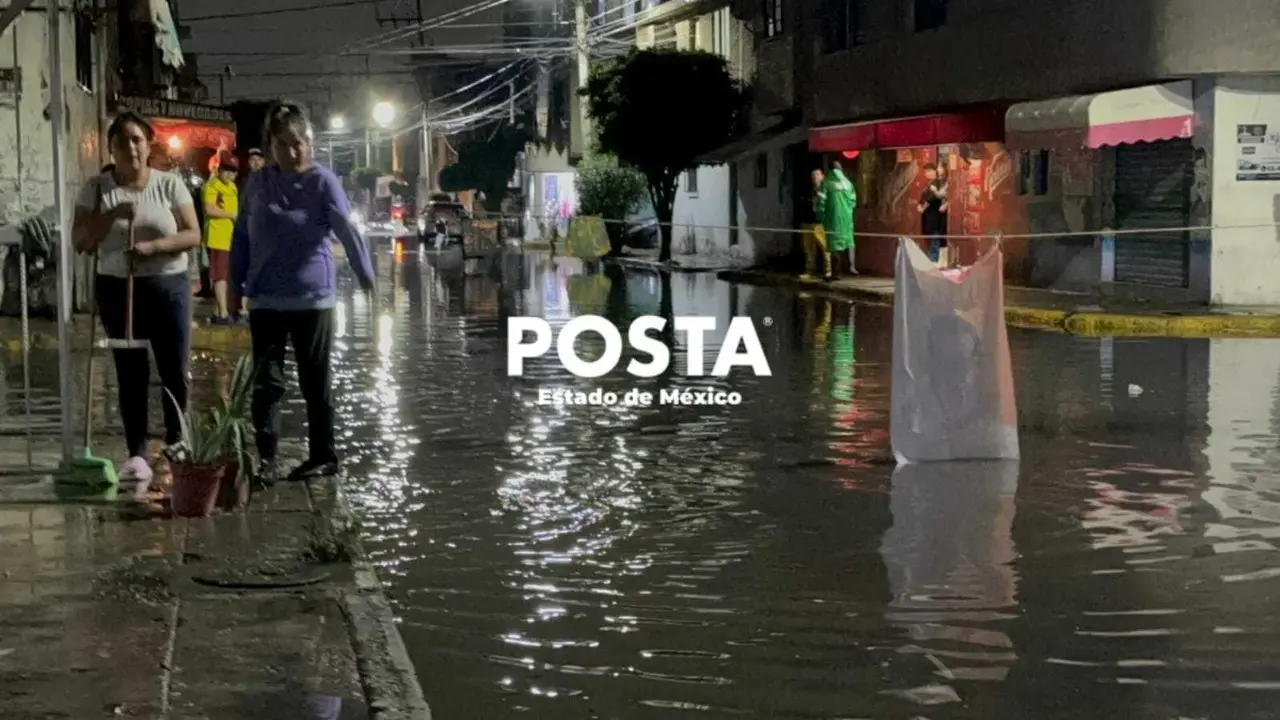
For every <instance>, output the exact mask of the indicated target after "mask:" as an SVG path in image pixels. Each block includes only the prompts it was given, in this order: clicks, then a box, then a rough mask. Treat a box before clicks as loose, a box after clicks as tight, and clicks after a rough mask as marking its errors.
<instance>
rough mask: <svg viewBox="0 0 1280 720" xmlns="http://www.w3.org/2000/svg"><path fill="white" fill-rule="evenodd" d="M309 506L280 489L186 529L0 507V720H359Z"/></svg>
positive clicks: (338, 574)
mask: <svg viewBox="0 0 1280 720" xmlns="http://www.w3.org/2000/svg"><path fill="white" fill-rule="evenodd" d="M10 481H11V480H10ZM319 501H320V499H319V498H317V497H316V496H315V491H314V489H313V492H311V493H309V492H308V489H307V488H306V486H304V485H302V484H291V485H284V486H280V487H278V488H277V489H275V490H273V491H271V492H269V493H264V494H261V495H259V496H257V497H256V498H255V502H254V504H253V506H252V507H251V508H250V509H249V510H248V511H247V512H244V513H238V514H234V515H221V516H217V517H211V518H204V519H199V520H189V521H188V520H168V519H162V518H155V517H152V516H151V515H150V513H148V512H146V509H145V508H141V507H138V506H133V505H131V504H128V503H124V502H117V503H104V504H70V505H62V506H56V505H49V504H43V503H14V502H5V503H0V558H3V559H2V560H0V567H2V568H3V581H0V717H4V718H6V720H10V719H12V720H36V719H37V718H39V719H41V720H48V719H52V718H67V719H68V720H90V719H92V718H115V717H134V718H173V719H174V720H202V719H204V718H226V719H227V720H233V719H237V718H245V719H246V720H247V719H248V718H262V717H272V718H288V719H290V720H292V719H297V720H364V719H365V718H368V717H370V714H369V708H368V706H367V704H366V698H365V694H364V692H363V690H362V687H361V682H360V675H359V673H358V672H357V666H356V662H357V655H356V653H355V652H354V650H353V646H352V642H351V639H350V634H349V631H348V625H347V619H346V617H345V616H344V601H345V597H346V595H345V592H346V591H347V589H348V588H349V587H350V586H351V584H352V583H351V580H350V578H349V577H346V576H349V574H350V569H349V568H348V567H347V566H345V565H342V564H338V563H334V562H327V563H321V562H318V561H316V560H315V559H314V555H315V550H316V547H315V540H314V538H316V537H317V534H316V532H315V530H314V529H313V528H312V527H310V526H311V525H312V524H313V523H315V522H316V520H315V515H314V512H313V510H314V508H315V507H316V502H319ZM268 570H269V571H271V572H270V574H267V571H268ZM230 580H235V581H236V582H231V581H230Z"/></svg>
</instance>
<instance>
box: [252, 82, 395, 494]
mask: <svg viewBox="0 0 1280 720" xmlns="http://www.w3.org/2000/svg"><path fill="white" fill-rule="evenodd" d="M264 135H265V140H266V147H267V153H268V155H269V156H270V158H271V161H272V162H271V164H269V165H268V166H267V167H265V168H263V169H262V171H260V172H257V173H254V174H253V175H252V176H250V179H249V181H248V183H247V184H246V185H245V189H244V193H243V195H242V198H241V204H240V217H239V218H238V219H237V221H236V228H235V235H234V237H233V239H232V245H231V287H233V288H237V289H239V290H240V291H241V293H242V294H241V297H244V298H247V299H248V300H249V301H250V306H249V307H250V310H249V332H250V334H251V336H252V338H253V361H254V368H255V373H256V374H255V378H254V389H253V424H254V427H255V429H256V431H257V438H256V440H257V445H258V454H259V455H260V457H261V460H262V470H261V472H260V475H259V480H260V481H261V482H263V483H266V484H270V483H272V482H274V481H275V480H276V479H277V478H278V477H279V473H280V468H279V466H278V465H277V462H276V449H277V446H278V445H279V436H280V404H281V402H282V401H283V399H284V395H285V391H286V389H287V386H286V385H285V379H284V354H285V343H286V342H287V343H290V344H292V345H293V353H294V357H295V359H296V360H297V364H298V385H299V386H301V389H302V397H303V399H304V400H306V403H307V429H308V440H309V453H308V459H307V461H306V462H305V463H303V464H302V465H301V466H299V467H298V468H296V469H294V470H293V472H292V473H290V479H306V478H312V477H320V476H323V475H331V474H333V473H335V472H337V469H338V454H337V448H336V447H335V445H334V437H333V435H334V433H333V390H332V375H331V372H330V367H329V355H330V352H331V350H332V348H333V333H334V318H333V313H334V310H333V308H334V305H335V303H336V298H335V286H336V284H337V282H336V277H335V272H334V260H333V251H332V246H331V244H330V243H331V240H330V238H332V237H333V236H337V238H338V240H339V241H341V242H342V246H343V247H344V248H345V249H346V254H347V262H348V264H349V265H350V266H351V269H352V270H353V271H354V272H355V275H356V279H357V280H359V282H360V287H361V288H362V289H363V290H364V291H366V292H368V291H371V290H372V289H373V282H374V277H375V276H374V270H373V262H372V260H371V258H370V257H369V248H368V247H367V246H366V245H365V242H364V239H363V238H361V237H360V233H359V231H358V230H356V228H355V226H354V225H352V223H351V220H350V219H349V216H350V215H351V208H350V205H349V204H348V202H347V196H346V193H345V192H344V191H343V189H342V183H341V182H339V180H338V178H337V177H336V176H335V175H334V174H333V173H332V172H331V171H330V170H329V169H328V168H326V167H323V166H321V165H319V164H316V163H314V162H313V161H312V159H311V137H312V134H311V125H310V123H309V122H308V121H307V118H306V114H305V113H304V112H303V110H302V109H301V108H300V107H298V106H297V105H289V104H278V105H276V106H275V107H273V108H272V109H271V111H270V112H268V113H267V121H266V126H265V129H264Z"/></svg>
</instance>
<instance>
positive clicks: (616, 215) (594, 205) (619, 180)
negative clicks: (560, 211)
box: [577, 155, 646, 255]
mask: <svg viewBox="0 0 1280 720" xmlns="http://www.w3.org/2000/svg"><path fill="white" fill-rule="evenodd" d="M645 183H646V181H645V177H644V175H643V174H641V173H640V171H638V170H636V169H635V168H631V167H627V166H625V165H621V164H619V163H618V159H617V158H615V157H613V156H612V155H591V156H588V157H586V158H584V159H583V160H582V162H581V163H579V164H578V180H577V185H578V214H579V215H598V216H600V217H602V218H604V219H605V220H606V224H605V228H606V229H607V230H608V231H609V250H610V253H611V254H613V255H617V254H619V253H620V252H621V251H622V240H623V237H624V235H625V231H626V225H625V224H623V223H620V222H607V221H609V220H626V219H627V217H628V216H630V215H631V213H632V212H634V211H635V209H636V206H638V205H639V204H640V202H641V201H642V200H643V199H644V194H645V192H646V187H645Z"/></svg>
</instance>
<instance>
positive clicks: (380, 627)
mask: <svg viewBox="0 0 1280 720" xmlns="http://www.w3.org/2000/svg"><path fill="white" fill-rule="evenodd" d="M329 485H330V486H329V488H328V489H329V491H330V492H332V501H331V502H332V503H333V505H332V507H331V508H330V512H329V513H328V515H329V523H330V527H331V528H332V531H333V533H334V534H335V536H337V537H342V536H346V535H348V533H349V532H350V529H351V528H352V527H354V523H356V522H358V521H357V520H356V517H355V514H354V513H353V512H352V511H351V506H350V504H349V503H348V501H347V496H346V493H345V492H344V491H343V489H342V482H341V480H339V479H337V478H334V479H331V480H330V483H329ZM348 542H349V544H351V545H352V546H353V547H352V553H351V555H352V557H351V560H350V563H351V567H352V570H353V571H354V578H355V590H354V592H344V593H343V594H342V611H343V614H344V615H346V618H347V629H348V631H349V632H350V635H351V645H352V649H353V650H354V651H355V655H356V667H357V670H358V671H359V673H360V684H361V685H362V686H363V689H364V693H365V701H366V702H367V703H368V705H369V717H370V720H431V708H430V707H429V706H428V704H427V701H426V696H425V695H424V694H423V692H422V686H421V685H420V684H419V683H418V672H417V669H416V668H415V667H414V665H413V661H412V660H411V659H410V658H409V651H408V649H407V648H406V647H405V644H404V638H402V637H401V636H400V630H399V628H398V627H397V626H396V620H395V614H394V613H393V612H392V609H391V601H390V600H389V599H388V598H387V593H386V589H385V588H384V587H383V585H382V581H381V580H379V579H378V574H377V571H376V570H374V567H373V565H372V564H371V563H370V562H369V560H368V555H367V554H366V553H365V551H364V547H363V545H362V544H361V543H360V539H359V536H358V535H354V534H352V535H350V536H349V538H348Z"/></svg>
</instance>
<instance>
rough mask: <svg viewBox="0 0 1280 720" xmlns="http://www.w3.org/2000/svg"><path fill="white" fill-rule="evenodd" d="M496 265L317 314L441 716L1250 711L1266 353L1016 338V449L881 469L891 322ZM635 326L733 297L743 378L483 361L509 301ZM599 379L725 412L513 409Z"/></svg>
mask: <svg viewBox="0 0 1280 720" xmlns="http://www.w3.org/2000/svg"><path fill="white" fill-rule="evenodd" d="M507 260H508V262H506V263H505V268H504V272H503V273H502V275H503V277H504V278H505V280H504V281H503V282H499V281H498V280H497V275H498V273H492V274H489V275H480V276H474V277H467V278H464V277H463V275H462V274H461V267H460V264H459V263H458V261H457V259H456V257H454V258H450V257H449V256H445V257H444V259H439V258H431V259H430V262H427V261H425V260H424V261H422V262H421V263H420V262H418V261H417V260H415V259H406V260H405V261H404V262H403V264H402V265H399V266H398V267H397V268H394V269H393V271H392V272H393V278H394V280H393V281H392V280H388V283H391V285H392V287H391V288H384V293H383V294H384V298H383V300H382V302H381V303H380V304H379V306H378V307H372V308H371V307H369V306H368V304H367V303H366V302H365V301H364V300H363V299H362V298H359V297H352V296H350V295H348V299H347V300H346V301H345V303H344V305H343V308H342V312H343V322H342V323H341V330H340V334H341V335H342V338H341V340H340V342H339V351H338V353H339V358H338V365H339V368H340V369H339V375H338V388H337V392H336V396H337V398H338V400H339V403H340V408H339V412H340V417H341V420H340V424H339V429H340V432H341V433H342V435H343V444H344V447H345V452H346V454H347V457H348V459H349V460H350V467H351V476H352V481H351V482H352V484H351V487H350V492H351V494H352V496H353V499H354V501H355V502H356V503H357V504H358V506H359V511H360V512H361V513H362V515H363V517H364V522H365V533H366V538H367V539H366V543H367V546H368V548H369V549H370V550H371V552H372V553H373V554H374V556H375V557H376V559H377V563H378V565H379V567H380V572H381V573H382V577H383V580H384V582H385V583H387V585H388V587H389V591H390V593H391V595H392V598H393V600H394V601H395V603H396V606H397V612H398V614H399V615H400V616H401V618H402V620H403V624H402V627H401V630H402V633H403V635H404V638H405V642H406V644H407V646H408V649H409V652H410V654H411V656H412V659H413V661H414V662H415V663H416V665H417V668H418V671H419V674H420V678H421V681H422V684H423V687H424V689H425V690H426V693H427V697H428V699H429V701H430V703H431V705H432V709H433V711H434V713H435V717H436V718H438V719H439V720H455V719H456V720H471V719H473V718H474V719H484V720H488V719H490V718H495V719H496V718H507V717H527V718H546V719H548V720H572V719H576V718H582V719H584V720H585V719H589V718H601V719H613V718H619V719H648V718H662V719H668V718H683V717H687V718H707V719H711V718H741V717H745V718H779V719H781V718H829V719H850V718H886V719H899V718H900V719H901V720H912V719H914V718H928V719H930V720H942V719H944V718H965V719H972V720H995V719H1001V718H1008V719H1011V720H1012V719H1014V718H1018V719H1023V718H1080V719H1086V718H1087V719H1094V718H1103V717H1119V718H1135V719H1138V718H1153V719H1161V720H1177V719H1180V718H1185V719H1187V720H1191V719H1198V718H1223V719H1224V720H1225V719H1229V720H1251V719H1253V718H1272V717H1275V709H1274V708H1275V707H1276V705H1277V703H1278V702H1280V632H1278V631H1280V621H1278V620H1277V619H1276V618H1275V616H1274V613H1275V609H1276V601H1275V597H1276V596H1277V594H1280V593H1278V591H1280V553H1278V552H1277V545H1276V543H1277V542H1278V540H1277V539H1280V481H1278V480H1277V478H1278V477H1280V474H1278V472H1277V471H1278V469H1280V452H1278V451H1277V440H1276V437H1277V428H1278V426H1280V391H1278V388H1277V386H1278V385H1280V341H1270V340H1215V341H1209V340H1189V341H1184V340H1125V339H1115V340H1112V339H1103V340H1099V339H1096V338H1077V337H1071V336H1068V335H1063V334H1053V333H1045V332H1036V331H1021V330H1017V329H1012V328H1011V329H1010V342H1011V346H1012V352H1013V364H1014V372H1015V380H1016V386H1017V397H1018V406H1019V407H1018V410H1019V416H1020V425H1021V430H1022V438H1021V439H1022V454H1023V460H1022V461H1021V463H1020V464H1018V463H1014V464H1012V465H1010V464H1000V463H991V464H960V465H955V464H939V465H927V466H923V467H914V468H909V469H903V470H897V471H895V469H894V463H893V460H892V458H891V455H890V451H889V438H888V399H889V378H890V374H891V373H890V365H889V363H890V347H891V335H890V332H891V311H890V309H889V308H887V307H878V306H863V305H851V304H848V303H844V302H840V301H833V300H827V299H823V298H816V297H802V296H797V295H796V294H795V293H793V292H790V291H780V290H772V289H766V288H753V287H733V286H730V285H728V284H726V283H724V282H721V281H718V280H716V279H715V277H714V276H713V275H711V274H702V275H675V276H673V277H670V278H668V279H666V280H665V281H664V280H663V279H662V278H660V277H659V276H658V275H657V274H656V273H652V272H647V271H642V270H628V271H627V272H626V273H625V274H623V273H621V272H620V271H616V270H613V269H610V270H609V272H607V273H603V272H602V273H601V274H589V273H585V271H583V269H582V268H581V266H580V264H576V263H575V261H572V260H567V261H558V262H559V263H560V264H559V265H557V264H556V262H553V261H551V260H550V259H549V258H547V257H546V256H530V257H525V258H520V257H511V258H508V259H507ZM385 272H386V269H385V268H384V273H385ZM664 295H665V300H664ZM664 313H674V314H675V315H709V316H715V317H717V318H719V320H718V332H717V333H714V334H713V335H714V337H715V338H717V339H715V340H709V343H708V344H709V349H710V350H713V349H714V348H715V347H716V346H717V345H718V338H720V337H722V331H723V329H724V327H725V326H726V325H727V320H728V318H730V317H732V316H735V315H750V316H751V317H752V318H753V319H754V320H755V323H756V327H757V328H759V331H760V338H761V341H762V343H763V345H764V348H765V352H766V354H767V356H768V358H769V361H770V364H771V366H772V370H773V375H772V376H771V377H761V378H756V377H753V376H751V375H750V373H747V372H739V371H735V373H734V375H732V376H731V377H730V378H728V379H724V380H716V379H713V378H703V379H683V378H678V377H668V378H656V379H642V378H632V377H630V376H628V375H625V374H624V373H623V372H622V370H621V368H619V370H617V371H615V372H614V373H611V374H610V375H608V376H606V377H604V378H600V379H599V380H591V381H588V380H577V379H575V378H572V377H571V376H569V375H568V374H567V373H566V372H564V371H563V370H561V369H560V368H559V364H558V362H557V361H556V359H555V357H554V352H553V353H551V354H549V355H548V357H547V358H545V359H543V360H538V361H531V362H530V363H529V365H528V368H529V370H528V372H527V373H526V376H525V377H522V378H508V377H507V373H506V353H505V329H504V318H505V317H506V316H509V315H540V316H543V317H546V318H548V319H550V320H551V322H552V324H553V325H557V324H562V323H563V322H565V321H566V320H567V319H568V318H570V317H572V316H575V315H579V314H605V315H607V316H609V317H610V318H611V319H613V320H614V321H615V322H617V323H618V324H619V325H621V326H624V327H625V325H626V323H627V322H629V321H630V319H631V318H633V317H636V316H639V315H645V314H664ZM708 357H712V356H711V355H708ZM684 359H685V358H684V356H683V354H682V353H677V366H679V365H681V364H682V363H683V361H684ZM200 362H207V360H201V361H200ZM197 372H200V370H199V369H198V368H197ZM206 372H207V370H206ZM676 374H677V375H678V374H679V373H676ZM596 386H601V387H605V388H607V389H613V390H615V391H617V392H619V393H621V392H624V391H625V390H628V389H631V388H640V389H644V390H649V391H653V392H655V393H656V392H657V391H658V390H659V389H664V388H665V389H670V388H681V387H690V388H699V389H700V388H706V387H716V388H722V389H725V390H732V391H735V392H738V393H740V394H741V396H742V403H741V404H740V405H738V406H732V407H730V406H724V407H672V406H655V407H651V408H627V407H555V406H547V405H538V404H537V403H536V399H537V390H538V389H539V388H548V387H549V388H579V387H580V388H587V389H590V388H593V387H596ZM292 401H293V402H294V403H295V405H294V416H293V418H292V420H291V422H292V423H294V428H295V430H296V429H297V428H298V426H297V423H300V422H301V419H300V415H301V413H300V412H299V411H300V403H301V400H300V398H298V397H297V396H296V393H295V395H294V396H292Z"/></svg>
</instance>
